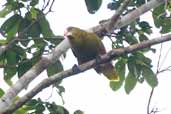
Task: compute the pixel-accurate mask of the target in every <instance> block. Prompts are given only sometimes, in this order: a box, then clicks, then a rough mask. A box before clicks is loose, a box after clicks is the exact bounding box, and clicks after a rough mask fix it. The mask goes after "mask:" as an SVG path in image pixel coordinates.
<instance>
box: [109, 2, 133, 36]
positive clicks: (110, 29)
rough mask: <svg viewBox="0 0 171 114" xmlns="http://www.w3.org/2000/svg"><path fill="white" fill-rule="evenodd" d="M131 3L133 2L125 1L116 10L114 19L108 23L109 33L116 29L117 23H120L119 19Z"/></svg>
mask: <svg viewBox="0 0 171 114" xmlns="http://www.w3.org/2000/svg"><path fill="white" fill-rule="evenodd" d="M130 2H131V0H125V1H124V2H123V3H122V4H121V6H120V7H119V8H118V10H116V12H115V14H114V15H113V16H112V18H111V19H110V20H109V22H108V26H106V30H107V32H109V33H111V32H112V30H113V28H115V26H116V23H117V22H118V19H119V18H120V16H121V15H122V13H123V11H124V10H125V8H126V7H127V6H128V4H129V3H130Z"/></svg>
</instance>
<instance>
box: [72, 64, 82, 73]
mask: <svg viewBox="0 0 171 114" xmlns="http://www.w3.org/2000/svg"><path fill="white" fill-rule="evenodd" d="M72 71H73V72H74V73H78V72H81V69H80V68H79V67H78V65H76V64H74V66H73V67H72Z"/></svg>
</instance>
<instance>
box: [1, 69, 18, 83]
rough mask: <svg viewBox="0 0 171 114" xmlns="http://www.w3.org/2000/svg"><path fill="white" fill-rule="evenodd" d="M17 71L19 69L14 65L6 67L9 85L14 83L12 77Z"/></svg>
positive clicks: (5, 78)
mask: <svg viewBox="0 0 171 114" xmlns="http://www.w3.org/2000/svg"><path fill="white" fill-rule="evenodd" d="M16 71H17V68H16V67H13V68H9V67H5V68H4V80H5V81H6V82H7V83H8V84H9V85H12V81H11V78H12V77H13V76H14V75H15V74H16Z"/></svg>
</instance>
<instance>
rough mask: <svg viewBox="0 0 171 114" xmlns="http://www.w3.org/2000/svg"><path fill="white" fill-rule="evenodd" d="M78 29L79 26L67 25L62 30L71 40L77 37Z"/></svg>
mask: <svg viewBox="0 0 171 114" xmlns="http://www.w3.org/2000/svg"><path fill="white" fill-rule="evenodd" d="M79 31H80V30H79V28H76V27H68V28H67V29H66V30H65V32H64V36H65V37H67V38H68V39H70V40H71V39H74V38H76V37H78V34H79Z"/></svg>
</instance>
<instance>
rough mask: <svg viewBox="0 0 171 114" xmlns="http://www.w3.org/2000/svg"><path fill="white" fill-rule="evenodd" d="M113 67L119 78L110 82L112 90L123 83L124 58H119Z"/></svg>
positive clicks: (118, 87)
mask: <svg viewBox="0 0 171 114" xmlns="http://www.w3.org/2000/svg"><path fill="white" fill-rule="evenodd" d="M115 69H116V71H117V73H118V75H119V77H120V80H119V81H118V82H116V81H111V82H110V87H111V88H112V90H113V91H116V90H118V89H120V88H121V86H122V84H123V81H124V79H125V61H124V59H120V60H119V61H118V62H117V63H116V64H115Z"/></svg>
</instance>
